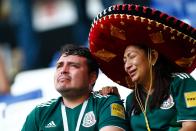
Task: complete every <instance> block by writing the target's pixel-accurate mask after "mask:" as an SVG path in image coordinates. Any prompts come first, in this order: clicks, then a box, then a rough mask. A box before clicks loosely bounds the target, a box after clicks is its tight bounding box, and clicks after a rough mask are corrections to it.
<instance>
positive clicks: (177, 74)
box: [172, 73, 190, 79]
mask: <svg viewBox="0 0 196 131" xmlns="http://www.w3.org/2000/svg"><path fill="white" fill-rule="evenodd" d="M172 76H173V77H175V76H177V77H179V78H180V79H186V78H190V76H189V75H188V74H187V73H173V74H172Z"/></svg>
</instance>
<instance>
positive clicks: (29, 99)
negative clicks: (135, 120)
mask: <svg viewBox="0 0 196 131" xmlns="http://www.w3.org/2000/svg"><path fill="white" fill-rule="evenodd" d="M123 2H126V3H136V4H141V5H146V6H150V7H153V8H156V9H159V10H161V11H164V12H166V13H168V14H170V15H172V16H175V17H177V18H179V19H181V20H183V21H185V22H187V23H188V24H190V25H192V26H193V27H196V0H172V1H170V0H124V1H123V0H0V56H2V57H3V59H4V64H5V67H6V68H5V70H6V73H7V75H8V79H9V81H10V86H11V93H10V94H6V95H1V94H0V131H18V130H20V129H21V127H22V125H23V123H24V121H25V118H26V116H27V114H28V113H29V112H30V111H31V110H32V109H33V108H34V107H35V105H36V104H39V103H42V102H45V101H47V100H49V99H51V98H56V97H57V96H59V94H58V93H57V92H56V91H55V89H54V85H53V74H54V70H55V69H54V61H55V60H56V59H55V58H56V55H57V54H58V51H59V49H60V47H61V46H62V45H64V44H66V43H77V44H80V45H84V46H88V32H89V28H90V24H91V22H92V20H93V18H94V17H95V16H96V15H97V14H98V13H99V12H100V11H102V10H103V9H104V8H106V7H108V6H109V5H112V4H115V3H123ZM0 64H1V63H0ZM191 74H192V75H193V77H194V78H196V70H194V71H193V72H192V73H191ZM107 85H114V86H117V87H118V88H119V92H120V94H121V96H122V99H125V98H126V96H127V95H128V94H129V93H130V92H131V90H129V89H127V88H124V87H121V86H119V85H117V84H116V83H113V82H112V81H111V80H110V79H108V78H107V77H106V76H105V75H104V74H103V73H102V72H101V71H100V75H99V78H98V80H97V82H96V85H95V87H94V90H99V89H100V88H101V87H103V86H107Z"/></svg>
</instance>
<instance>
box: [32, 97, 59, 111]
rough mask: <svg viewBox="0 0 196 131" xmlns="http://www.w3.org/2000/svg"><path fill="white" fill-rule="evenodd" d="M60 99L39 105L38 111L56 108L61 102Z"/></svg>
mask: <svg viewBox="0 0 196 131" xmlns="http://www.w3.org/2000/svg"><path fill="white" fill-rule="evenodd" d="M59 99H60V98H55V99H50V100H48V101H46V102H43V103H41V104H38V105H37V106H36V109H38V110H45V109H49V108H51V107H53V106H55V105H56V103H57V102H58V101H59Z"/></svg>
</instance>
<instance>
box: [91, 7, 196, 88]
mask: <svg viewBox="0 0 196 131" xmlns="http://www.w3.org/2000/svg"><path fill="white" fill-rule="evenodd" d="M89 44H90V45H89V47H90V51H91V52H92V54H93V55H94V56H95V58H96V59H97V61H98V63H99V64H100V68H101V70H102V71H103V72H104V73H105V74H106V75H107V76H108V77H109V78H111V79H112V80H113V81H115V82H117V83H119V84H120V85H123V86H125V87H130V85H132V84H130V83H131V81H130V80H129V77H128V75H127V74H126V72H125V71H124V64H123V54H124V49H125V48H126V46H127V45H130V44H145V45H146V46H148V47H150V48H154V49H156V50H157V51H158V52H159V53H160V54H162V55H163V56H165V57H166V58H167V59H168V60H170V61H171V62H173V63H174V64H176V65H177V66H179V67H181V68H182V69H184V71H186V72H191V71H193V70H194V69H195V67H196V29H195V28H193V27H191V26H190V25H188V24H186V23H184V22H182V21H180V20H178V19H176V18H174V17H171V16H169V15H167V14H165V13H162V12H160V11H158V10H155V9H151V8H149V7H143V6H138V5H131V4H123V5H114V6H111V7H109V8H107V9H106V10H104V11H103V12H102V13H100V14H99V15H98V16H97V17H96V18H95V20H94V22H93V24H92V27H91V30H90V34H89ZM130 88H131V87H130Z"/></svg>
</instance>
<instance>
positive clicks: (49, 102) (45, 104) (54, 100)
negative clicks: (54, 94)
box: [37, 99, 58, 107]
mask: <svg viewBox="0 0 196 131" xmlns="http://www.w3.org/2000/svg"><path fill="white" fill-rule="evenodd" d="M57 100H58V99H51V100H49V101H47V102H45V103H41V104H40V105H37V107H45V106H50V105H51V104H52V103H54V102H56V101H57Z"/></svg>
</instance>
